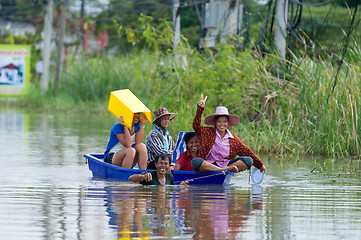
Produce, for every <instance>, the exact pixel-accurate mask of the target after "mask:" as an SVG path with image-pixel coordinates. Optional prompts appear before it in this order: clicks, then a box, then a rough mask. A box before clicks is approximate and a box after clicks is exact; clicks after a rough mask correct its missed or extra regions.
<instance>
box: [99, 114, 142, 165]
mask: <svg viewBox="0 0 361 240" xmlns="http://www.w3.org/2000/svg"><path fill="white" fill-rule="evenodd" d="M140 116H141V114H140V113H134V117H133V124H132V128H131V129H129V128H128V127H126V126H125V124H124V121H123V116H120V117H119V122H118V123H116V124H114V126H113V127H112V130H111V131H110V138H109V142H108V145H107V149H106V151H105V153H104V161H105V162H107V163H111V164H114V165H117V166H119V167H124V168H133V167H134V166H135V165H136V164H137V163H138V166H139V168H140V169H146V168H147V161H148V155H147V148H146V146H145V144H144V143H143V137H144V127H145V123H146V122H147V121H148V120H147V118H146V117H145V115H144V114H143V116H142V119H141V120H140Z"/></svg>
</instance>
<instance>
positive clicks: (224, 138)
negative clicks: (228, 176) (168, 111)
mask: <svg viewBox="0 0 361 240" xmlns="http://www.w3.org/2000/svg"><path fill="white" fill-rule="evenodd" d="M206 100H207V97H205V98H203V94H202V95H201V100H200V101H199V102H198V103H197V113H196V116H195V118H194V120H193V129H194V131H195V132H196V134H197V136H198V137H199V141H200V148H199V151H198V155H197V157H196V158H193V160H192V167H193V168H194V170H196V171H200V172H209V171H223V170H228V171H232V172H239V171H244V170H246V169H249V168H251V166H252V165H254V166H255V167H257V168H259V169H260V170H261V171H265V170H266V167H265V166H264V164H263V162H262V161H261V160H260V159H259V158H258V157H257V156H256V154H254V153H253V152H252V151H251V149H249V148H248V147H247V146H246V145H244V144H243V143H242V141H241V140H240V139H239V138H238V137H237V136H236V135H235V134H233V133H231V132H230V131H229V130H228V126H236V125H237V124H238V123H239V121H240V119H239V117H238V116H236V115H232V114H229V113H228V109H227V108H226V107H223V106H219V107H217V108H216V112H215V113H214V114H212V115H209V116H207V117H206V118H205V119H204V123H205V124H207V125H212V126H213V127H204V126H201V120H202V113H203V111H204V106H205V103H206ZM237 155H238V156H239V157H237Z"/></svg>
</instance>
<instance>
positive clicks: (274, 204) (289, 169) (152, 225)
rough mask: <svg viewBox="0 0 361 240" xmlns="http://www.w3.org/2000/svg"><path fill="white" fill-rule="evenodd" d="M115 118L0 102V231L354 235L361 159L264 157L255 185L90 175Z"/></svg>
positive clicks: (27, 234) (238, 179)
mask: <svg viewBox="0 0 361 240" xmlns="http://www.w3.org/2000/svg"><path fill="white" fill-rule="evenodd" d="M113 123H114V118H112V117H111V116H109V118H104V117H102V116H99V117H95V116H91V117H90V116H84V115H78V114H67V113H57V114H38V113H29V112H26V113H24V112H20V111H10V110H6V111H5V110H0V152H1V154H0V173H1V174H0V239H130V238H133V239H159V238H160V239H169V238H177V239H307V238H308V239H329V240H330V239H359V237H360V236H361V229H360V226H361V180H360V172H359V171H355V170H353V169H357V168H355V166H357V164H359V162H357V161H352V160H348V159H346V160H337V161H335V160H331V159H320V158H316V157H312V158H310V157H304V158H301V159H298V160H295V159H294V160H291V161H289V160H283V161H279V160H278V159H275V158H272V157H265V156H263V157H262V159H263V160H264V161H265V163H266V165H267V175H266V176H265V179H264V182H263V183H262V186H254V185H250V184H248V174H247V173H240V174H238V175H236V176H235V177H234V178H233V179H232V184H231V185H230V186H189V187H184V186H167V187H164V186H163V187H161V186H160V187H159V186H150V187H142V186H139V185H137V184H131V183H127V182H117V181H106V180H99V179H92V177H91V173H90V171H89V170H88V168H87V165H86V163H85V160H84V158H83V157H82V154H84V153H97V152H102V151H103V149H104V147H105V145H106V143H107V138H108V135H109V129H110V128H111V126H112V125H113Z"/></svg>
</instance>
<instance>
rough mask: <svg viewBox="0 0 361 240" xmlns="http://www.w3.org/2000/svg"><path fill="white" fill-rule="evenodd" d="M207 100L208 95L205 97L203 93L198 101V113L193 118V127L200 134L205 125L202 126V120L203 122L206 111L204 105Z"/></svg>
mask: <svg viewBox="0 0 361 240" xmlns="http://www.w3.org/2000/svg"><path fill="white" fill-rule="evenodd" d="M206 101H207V96H206V97H205V98H203V94H201V100H199V102H198V103H197V113H196V116H195V117H194V120H193V129H194V131H195V132H196V134H197V135H198V136H200V135H201V133H202V128H203V127H202V126H201V122H202V114H203V111H204V106H205V105H206Z"/></svg>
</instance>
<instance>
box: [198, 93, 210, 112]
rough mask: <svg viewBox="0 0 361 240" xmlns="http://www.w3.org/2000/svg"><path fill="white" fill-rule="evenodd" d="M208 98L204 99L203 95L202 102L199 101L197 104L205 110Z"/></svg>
mask: <svg viewBox="0 0 361 240" xmlns="http://www.w3.org/2000/svg"><path fill="white" fill-rule="evenodd" d="M207 97H208V96H206V97H205V98H204V99H203V93H202V94H201V100H199V102H198V103H197V105H198V107H203V108H204V106H205V105H206V101H207Z"/></svg>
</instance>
